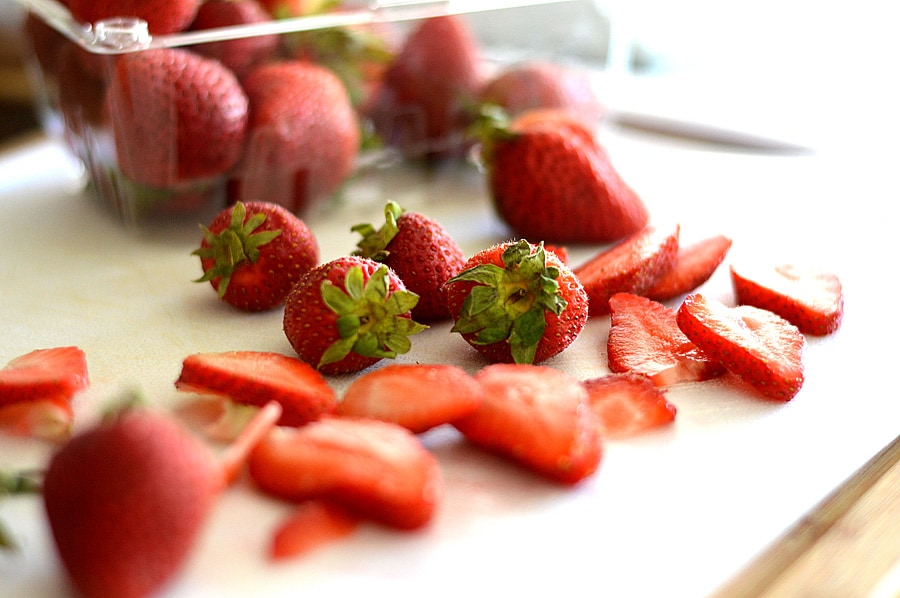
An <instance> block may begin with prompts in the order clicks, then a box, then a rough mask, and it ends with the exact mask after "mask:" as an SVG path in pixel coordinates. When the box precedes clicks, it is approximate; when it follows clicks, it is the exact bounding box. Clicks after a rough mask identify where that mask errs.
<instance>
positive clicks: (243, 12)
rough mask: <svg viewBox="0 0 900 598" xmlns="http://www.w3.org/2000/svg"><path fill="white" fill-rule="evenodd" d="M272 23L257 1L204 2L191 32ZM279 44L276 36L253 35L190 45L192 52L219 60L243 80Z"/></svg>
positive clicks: (218, 0) (228, 0) (217, 0)
mask: <svg viewBox="0 0 900 598" xmlns="http://www.w3.org/2000/svg"><path fill="white" fill-rule="evenodd" d="M271 20H272V17H271V15H269V13H268V11H266V9H265V8H263V6H262V5H261V4H260V3H259V2H257V0H205V1H204V2H203V4H201V5H200V8H199V10H198V11H197V16H196V17H195V18H194V21H193V22H192V23H191V26H190V30H192V31H203V30H204V29H216V28H219V27H232V26H236V25H249V24H254V23H265V22H266V21H271ZM278 41H279V40H278V36H277V35H254V36H251V37H243V38H238V39H229V40H223V41H216V42H210V43H203V44H197V45H195V46H193V50H194V51H196V52H199V53H200V54H203V55H204V56H209V57H210V58H215V59H217V60H219V61H220V62H221V63H222V64H224V65H225V66H227V67H228V68H230V69H231V70H232V71H233V72H234V74H235V75H237V76H238V77H243V76H244V75H245V74H247V72H248V71H249V70H250V69H251V68H253V67H254V66H256V65H257V64H259V63H261V62H262V61H263V60H265V59H266V58H268V57H269V56H271V55H272V54H273V53H274V52H275V50H276V48H277V47H278Z"/></svg>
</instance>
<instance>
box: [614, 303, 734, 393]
mask: <svg viewBox="0 0 900 598" xmlns="http://www.w3.org/2000/svg"><path fill="white" fill-rule="evenodd" d="M609 308H610V326H609V339H608V340H607V344H606V348H607V354H608V359H609V369H610V370H612V371H613V372H635V373H638V374H644V375H645V376H648V377H649V378H650V380H651V381H652V382H653V383H654V384H655V385H656V386H670V385H672V384H677V383H679V382H689V381H700V380H708V379H710V378H714V377H716V376H719V375H721V374H722V373H724V368H723V367H722V366H721V365H720V364H719V363H718V362H716V361H713V360H711V359H709V357H707V356H706V354H705V353H703V351H701V350H700V349H699V348H697V346H696V345H695V344H694V343H692V342H691V341H690V340H688V338H687V337H686V336H685V335H684V333H683V332H681V329H680V328H678V323H677V322H676V319H675V310H673V309H669V308H668V307H666V306H665V305H663V304H662V303H657V302H656V301H653V300H651V299H647V298H646V297H640V296H638V295H633V294H631V293H616V294H615V295H613V296H612V297H610V298H609Z"/></svg>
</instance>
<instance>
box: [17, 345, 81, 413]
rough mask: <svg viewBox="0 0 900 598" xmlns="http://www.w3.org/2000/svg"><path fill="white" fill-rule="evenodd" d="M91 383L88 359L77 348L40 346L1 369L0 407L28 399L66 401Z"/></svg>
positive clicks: (27, 400)
mask: <svg viewBox="0 0 900 598" xmlns="http://www.w3.org/2000/svg"><path fill="white" fill-rule="evenodd" d="M89 385H90V380H89V378H88V369H87V358H86V357H85V354H84V351H82V350H81V349H79V348H78V347H74V346H69V347H54V348H52V349H37V350H35V351H31V352H30V353H26V354H24V355H20V356H19V357H16V358H15V359H13V360H12V361H10V362H9V363H8V364H7V365H6V367H5V368H3V369H2V370H0V406H2V405H11V404H13V403H20V402H29V401H41V400H51V401H64V402H67V401H69V400H71V399H72V397H73V396H74V395H75V394H76V393H78V392H80V391H82V390H84V389H86V388H87V387H88V386H89Z"/></svg>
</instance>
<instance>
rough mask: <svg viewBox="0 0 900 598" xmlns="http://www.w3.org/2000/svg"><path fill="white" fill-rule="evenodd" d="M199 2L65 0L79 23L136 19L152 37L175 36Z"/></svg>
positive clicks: (185, 25)
mask: <svg viewBox="0 0 900 598" xmlns="http://www.w3.org/2000/svg"><path fill="white" fill-rule="evenodd" d="M200 3H201V0H174V1H169V2H160V1H159V0H68V3H67V4H68V7H69V11H70V12H71V13H72V17H73V18H74V19H75V20H76V21H78V22H80V23H95V22H97V21H99V20H101V19H111V18H115V17H137V18H140V19H143V20H144V21H146V22H147V28H148V29H149V31H150V33H151V34H153V35H160V34H164V33H177V32H179V31H183V30H185V29H187V28H188V26H189V25H190V24H191V21H193V20H194V17H195V16H196V14H197V10H198V9H199V7H200Z"/></svg>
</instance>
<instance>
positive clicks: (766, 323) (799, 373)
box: [676, 293, 806, 401]
mask: <svg viewBox="0 0 900 598" xmlns="http://www.w3.org/2000/svg"><path fill="white" fill-rule="evenodd" d="M676 318H677V322H678V327H679V328H681V330H682V332H684V334H685V336H687V337H688V338H689V339H690V340H691V341H692V342H693V343H694V344H695V345H697V346H698V347H700V348H701V349H702V350H703V352H704V353H706V354H707V355H708V356H709V357H710V358H711V359H715V360H717V361H718V362H719V363H721V364H722V366H724V367H725V368H726V369H727V370H728V371H730V372H731V373H733V374H735V375H737V376H739V377H740V378H742V379H743V380H744V381H746V382H747V383H748V384H750V385H751V386H752V387H753V388H755V389H756V390H758V391H759V392H760V393H761V394H762V395H764V396H766V397H769V398H771V399H774V400H778V401H790V400H791V399H792V398H794V396H795V395H796V394H797V393H798V392H800V388H801V387H802V386H803V381H804V378H805V367H804V362H803V355H804V351H805V349H806V338H805V337H804V336H803V333H801V332H800V331H799V330H798V329H797V327H796V326H794V325H793V324H791V323H790V322H788V321H787V320H785V319H784V318H782V317H781V316H779V315H777V314H775V313H773V312H771V311H769V310H766V309H760V308H758V307H753V306H751V305H739V306H737V307H729V306H727V305H725V304H723V303H722V302H721V301H717V300H715V299H712V298H708V297H705V296H703V295H701V294H699V293H694V294H691V295H688V296H687V297H686V298H685V299H684V302H683V303H682V304H681V307H679V308H678V312H677V314H676Z"/></svg>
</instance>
